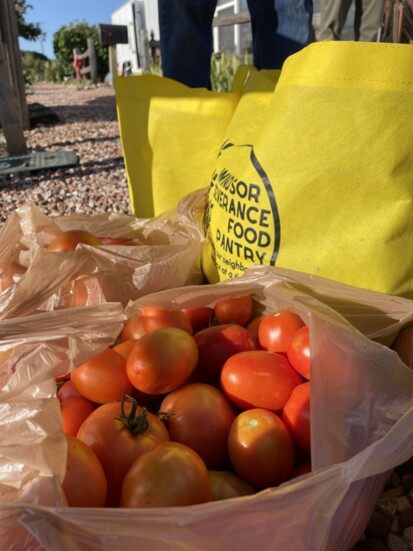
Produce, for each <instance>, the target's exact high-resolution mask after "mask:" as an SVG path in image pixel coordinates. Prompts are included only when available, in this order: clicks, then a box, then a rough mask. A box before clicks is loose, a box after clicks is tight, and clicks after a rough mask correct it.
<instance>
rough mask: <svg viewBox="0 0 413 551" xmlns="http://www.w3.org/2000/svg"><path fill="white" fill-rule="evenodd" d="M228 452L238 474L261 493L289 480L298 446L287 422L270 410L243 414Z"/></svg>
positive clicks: (239, 416)
mask: <svg viewBox="0 0 413 551" xmlns="http://www.w3.org/2000/svg"><path fill="white" fill-rule="evenodd" d="M228 451H229V456H230V459H231V463H232V465H233V467H234V469H235V471H236V473H237V474H238V475H239V476H240V477H241V478H243V479H244V480H246V481H247V482H249V483H250V484H252V485H253V486H254V487H255V488H257V489H263V488H268V487H269V486H277V485H278V484H281V483H282V482H284V481H286V480H288V478H289V477H290V475H291V473H292V471H293V468H294V443H293V440H292V438H291V435H290V433H289V431H288V429H287V427H286V426H285V423H284V422H283V420H282V419H281V418H280V417H279V416H278V415H276V414H275V413H273V412H271V411H268V410H266V409H261V408H257V409H250V410H247V411H243V412H241V413H240V414H239V415H238V416H237V417H236V418H235V420H234V422H233V424H232V427H231V430H230V433H229V437H228Z"/></svg>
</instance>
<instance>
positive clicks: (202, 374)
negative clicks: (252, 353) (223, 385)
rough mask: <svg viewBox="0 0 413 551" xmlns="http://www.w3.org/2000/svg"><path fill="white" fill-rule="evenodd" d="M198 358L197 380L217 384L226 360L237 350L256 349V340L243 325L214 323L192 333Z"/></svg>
mask: <svg viewBox="0 0 413 551" xmlns="http://www.w3.org/2000/svg"><path fill="white" fill-rule="evenodd" d="M194 339H195V342H196V344H197V347H198V353H199V360H198V366H197V368H196V371H195V374H194V376H195V378H196V380H197V381H201V382H203V383H209V384H212V385H219V381H220V376H221V370H222V367H223V365H224V363H225V362H226V360H227V359H228V358H229V357H230V356H232V355H233V354H236V353H237V352H244V351H246V350H256V348H257V342H256V340H255V339H254V338H253V336H252V335H251V333H250V332H249V331H247V329H245V327H242V326H241V325H238V324H225V325H215V326H213V327H208V328H207V329H202V330H201V331H199V332H198V333H196V334H195V335H194Z"/></svg>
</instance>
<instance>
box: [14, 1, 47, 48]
mask: <svg viewBox="0 0 413 551" xmlns="http://www.w3.org/2000/svg"><path fill="white" fill-rule="evenodd" d="M14 6H15V8H16V18H17V27H18V32H19V36H21V37H22V38H25V39H26V40H36V38H39V36H41V35H44V33H43V32H42V29H41V27H40V23H26V21H25V19H24V17H25V15H26V12H27V10H29V9H30V10H31V9H33V6H32V5H30V4H26V0H14Z"/></svg>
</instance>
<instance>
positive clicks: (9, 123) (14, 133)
mask: <svg viewBox="0 0 413 551" xmlns="http://www.w3.org/2000/svg"><path fill="white" fill-rule="evenodd" d="M0 82H1V86H0V121H1V124H2V127H3V131H4V135H5V137H6V142H7V150H8V152H9V155H25V154H26V153H27V146H26V140H25V137H24V134H23V126H22V121H21V110H20V105H19V99H18V97H17V94H16V93H15V91H14V90H13V87H12V83H11V79H10V73H9V67H8V64H7V63H6V50H5V48H4V45H3V43H2V42H1V41H0Z"/></svg>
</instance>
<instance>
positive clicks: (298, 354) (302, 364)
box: [287, 325, 310, 380]
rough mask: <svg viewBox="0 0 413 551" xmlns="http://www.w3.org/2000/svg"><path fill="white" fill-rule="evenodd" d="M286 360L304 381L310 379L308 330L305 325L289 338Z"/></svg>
mask: <svg viewBox="0 0 413 551" xmlns="http://www.w3.org/2000/svg"><path fill="white" fill-rule="evenodd" d="M287 358H288V359H289V360H290V363H291V365H292V366H293V367H294V369H296V370H297V371H298V373H299V374H300V375H301V376H302V377H304V379H307V380H309V379H310V330H309V329H308V327H307V326H306V325H304V326H303V327H300V329H297V331H296V332H295V333H294V335H293V336H292V337H291V340H290V342H289V343H288V348H287Z"/></svg>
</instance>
